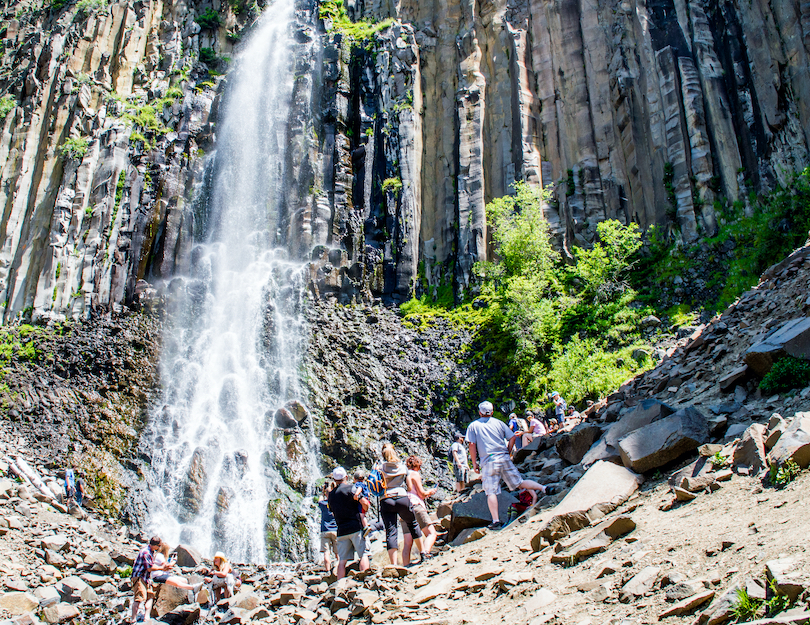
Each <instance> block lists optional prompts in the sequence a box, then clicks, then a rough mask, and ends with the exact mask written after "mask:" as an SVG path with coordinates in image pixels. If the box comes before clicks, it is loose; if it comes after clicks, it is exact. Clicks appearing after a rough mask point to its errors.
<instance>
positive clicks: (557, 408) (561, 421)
mask: <svg viewBox="0 0 810 625" xmlns="http://www.w3.org/2000/svg"><path fill="white" fill-rule="evenodd" d="M551 401H553V402H554V416H555V417H556V418H557V427H558V428H561V427H562V426H564V425H565V410H566V408H568V404H566V403H565V400H564V399H563V398H562V397H560V394H559V393H558V392H557V391H554V392H553V393H552V394H551Z"/></svg>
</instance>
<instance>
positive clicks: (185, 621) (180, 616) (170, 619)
mask: <svg viewBox="0 0 810 625" xmlns="http://www.w3.org/2000/svg"><path fill="white" fill-rule="evenodd" d="M199 618H200V606H199V605H182V606H178V607H176V608H175V609H174V610H172V611H171V612H167V613H166V614H164V615H163V617H162V618H161V619H160V621H159V622H161V623H170V625H191V624H192V623H196V622H197V621H198V620H199Z"/></svg>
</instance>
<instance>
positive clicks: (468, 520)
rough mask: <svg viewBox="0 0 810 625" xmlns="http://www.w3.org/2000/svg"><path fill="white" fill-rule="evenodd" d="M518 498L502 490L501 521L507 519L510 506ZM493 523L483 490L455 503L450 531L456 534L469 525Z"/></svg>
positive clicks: (499, 502) (478, 525) (499, 503)
mask: <svg viewBox="0 0 810 625" xmlns="http://www.w3.org/2000/svg"><path fill="white" fill-rule="evenodd" d="M515 501H517V499H516V498H515V497H514V496H513V495H510V494H509V493H508V492H507V491H505V490H502V491H501V493H500V494H499V495H498V515H499V517H500V520H501V521H504V522H505V521H506V517H507V512H508V510H509V506H511V505H512V504H513V503H514V502H515ZM490 523H492V515H491V514H490V513H489V507H488V506H487V496H486V494H485V493H483V492H478V493H475V494H474V495H473V496H472V497H470V498H469V499H467V500H466V501H459V502H457V503H454V504H453V512H452V516H451V525H450V533H451V534H452V535H453V536H455V535H456V534H458V533H459V532H460V531H461V530H463V529H466V528H468V527H482V526H484V525H489V524H490Z"/></svg>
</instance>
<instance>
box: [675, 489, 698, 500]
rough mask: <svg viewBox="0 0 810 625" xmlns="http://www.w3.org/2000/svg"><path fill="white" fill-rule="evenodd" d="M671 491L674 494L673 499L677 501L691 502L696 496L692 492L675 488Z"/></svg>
mask: <svg viewBox="0 0 810 625" xmlns="http://www.w3.org/2000/svg"><path fill="white" fill-rule="evenodd" d="M673 491H674V492H675V499H677V500H678V501H692V500H693V499H694V498H695V497H696V496H697V495H695V494H694V493H693V492H690V491H688V490H686V489H685V488H678V487H677V486H675V487H674V488H673Z"/></svg>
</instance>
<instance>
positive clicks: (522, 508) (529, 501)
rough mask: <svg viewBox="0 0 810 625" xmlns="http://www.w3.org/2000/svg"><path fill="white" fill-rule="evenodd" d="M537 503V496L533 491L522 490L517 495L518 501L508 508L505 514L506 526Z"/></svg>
mask: <svg viewBox="0 0 810 625" xmlns="http://www.w3.org/2000/svg"><path fill="white" fill-rule="evenodd" d="M536 502H537V494H536V493H535V492H534V491H533V490H528V489H524V490H522V491H520V492H519V493H518V500H517V501H515V502H514V503H512V505H510V506H509V510H508V511H507V514H506V525H509V524H510V523H511V522H512V521H514V520H515V519H517V518H518V517H519V516H520V515H521V514H523V513H524V512H526V510H528V509H529V508H530V507H531V506H533V505H534V504H535V503H536Z"/></svg>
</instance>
